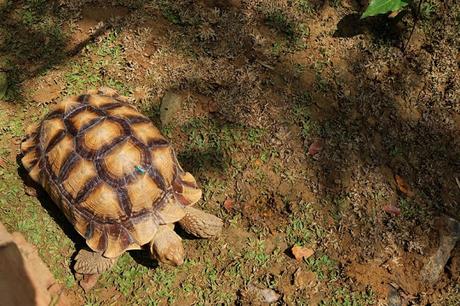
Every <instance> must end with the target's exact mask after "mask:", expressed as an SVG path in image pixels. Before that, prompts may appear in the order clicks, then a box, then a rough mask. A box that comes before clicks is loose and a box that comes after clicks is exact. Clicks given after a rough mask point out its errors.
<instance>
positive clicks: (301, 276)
mask: <svg viewBox="0 0 460 306" xmlns="http://www.w3.org/2000/svg"><path fill="white" fill-rule="evenodd" d="M315 282H316V274H315V272H312V271H303V270H302V269H301V268H298V269H297V270H296V271H295V273H294V286H296V287H297V288H299V289H306V288H311V287H313V286H314V284H315Z"/></svg>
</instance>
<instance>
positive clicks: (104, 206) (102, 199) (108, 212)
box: [77, 182, 127, 221]
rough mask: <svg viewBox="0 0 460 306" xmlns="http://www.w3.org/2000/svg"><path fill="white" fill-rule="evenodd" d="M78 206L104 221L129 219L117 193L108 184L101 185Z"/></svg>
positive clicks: (102, 183)
mask: <svg viewBox="0 0 460 306" xmlns="http://www.w3.org/2000/svg"><path fill="white" fill-rule="evenodd" d="M77 205H78V208H79V209H80V208H83V209H84V210H86V211H88V212H89V213H91V214H92V215H94V216H96V217H98V218H100V219H102V220H112V221H113V220H119V219H120V218H123V217H125V218H126V217H127V216H126V215H125V212H124V211H123V209H122V208H121V207H120V204H119V201H118V194H117V191H116V190H115V189H113V188H112V187H111V186H109V185H108V184H107V183H106V182H101V183H99V184H98V185H97V186H96V187H95V188H94V190H92V191H91V192H90V193H89V195H88V196H87V197H86V199H84V200H83V202H81V203H78V204H77Z"/></svg>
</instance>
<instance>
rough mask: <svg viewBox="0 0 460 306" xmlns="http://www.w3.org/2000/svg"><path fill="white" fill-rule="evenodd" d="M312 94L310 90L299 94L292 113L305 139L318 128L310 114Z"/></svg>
mask: <svg viewBox="0 0 460 306" xmlns="http://www.w3.org/2000/svg"><path fill="white" fill-rule="evenodd" d="M311 99H312V98H311V95H310V93H309V92H303V93H301V94H300V95H298V96H297V99H296V103H295V104H294V105H293V107H292V110H291V113H292V116H293V117H294V118H293V119H294V120H295V122H296V123H297V124H298V125H299V126H300V128H301V136H302V138H303V139H305V138H307V137H310V136H311V134H312V133H313V132H314V131H315V130H316V129H317V126H316V123H315V122H314V121H313V120H312V118H311V115H310V108H309V105H310V104H311Z"/></svg>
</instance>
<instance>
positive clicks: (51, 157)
mask: <svg viewBox="0 0 460 306" xmlns="http://www.w3.org/2000/svg"><path fill="white" fill-rule="evenodd" d="M73 151H75V146H74V142H73V138H72V137H71V136H69V135H66V136H65V137H64V138H62V139H61V141H59V142H58V143H57V144H56V145H55V146H54V147H53V149H52V150H51V151H49V152H48V154H47V160H48V163H49V165H50V167H51V169H50V170H51V171H52V173H54V175H55V176H56V177H57V176H58V175H59V172H60V170H61V168H62V166H63V165H64V162H65V161H66V160H67V158H69V157H70V154H71V153H72V152H73Z"/></svg>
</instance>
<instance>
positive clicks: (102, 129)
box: [83, 119, 123, 151]
mask: <svg viewBox="0 0 460 306" xmlns="http://www.w3.org/2000/svg"><path fill="white" fill-rule="evenodd" d="M121 135H123V128H122V127H121V126H120V124H118V123H116V122H114V121H111V120H108V119H105V120H103V121H102V122H100V123H98V124H96V125H94V126H92V127H91V128H89V129H88V130H87V131H85V134H84V136H83V145H84V146H85V148H86V149H87V150H88V151H98V150H100V149H101V148H102V147H104V146H106V145H108V144H110V143H111V142H112V141H113V140H114V139H115V138H117V137H118V136H121Z"/></svg>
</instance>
